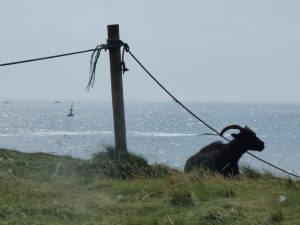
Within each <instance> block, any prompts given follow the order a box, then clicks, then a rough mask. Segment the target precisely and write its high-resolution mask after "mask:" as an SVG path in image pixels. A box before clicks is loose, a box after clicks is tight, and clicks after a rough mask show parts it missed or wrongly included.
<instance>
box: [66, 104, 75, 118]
mask: <svg viewBox="0 0 300 225" xmlns="http://www.w3.org/2000/svg"><path fill="white" fill-rule="evenodd" d="M67 116H69V117H71V116H74V114H73V103H72V104H71V108H70V112H69V113H68V114H67Z"/></svg>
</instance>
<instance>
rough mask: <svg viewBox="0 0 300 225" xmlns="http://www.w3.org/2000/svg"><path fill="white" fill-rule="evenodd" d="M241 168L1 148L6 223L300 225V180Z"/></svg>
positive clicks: (1, 206)
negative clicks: (232, 172) (214, 170)
mask: <svg viewBox="0 0 300 225" xmlns="http://www.w3.org/2000/svg"><path fill="white" fill-rule="evenodd" d="M120 159H123V160H120ZM243 172H244V174H243V175H242V176H241V177H240V178H239V179H232V180H229V179H224V178H223V177H221V176H218V175H211V174H209V173H207V172H206V171H202V170H199V171H193V172H192V173H190V174H184V173H182V172H179V171H176V170H173V169H170V168H167V167H165V166H161V165H148V164H147V162H146V161H145V160H144V159H143V158H141V157H138V156H134V155H129V154H128V155H127V154H126V155H122V154H121V155H119V154H116V153H115V152H114V151H113V149H112V148H108V149H107V151H106V152H102V153H98V154H96V155H95V156H94V157H93V158H92V159H91V160H81V159H74V158H71V157H63V156H54V155H50V154H44V153H32V154H28V153H27V154H26V153H20V152H16V151H11V150H0V224H5V225H7V224H14V225H19V224H20V225H21V224H24V225H25V224H26V225H28V224H36V225H37V224H72V225H73V224H74V225H76V224H80V225H82V224H83V225H96V224H97V225H109V224H110V225H114V224H115V225H117V224H118V225H141V224H143V225H144V224H145V225H150V224H151V225H152V224H154V225H155V224H157V225H161V224H162V225H167V224H168V225H180V224H184V225H202V224H203V225H216V224H224V225H225V224H228V225H229V224H230V225H235V224H236V225H241V224H243V225H244V224H245V225H247V224H249V225H250V224H251V225H254V224H263V225H269V224H286V225H290V224H300V213H299V212H300V191H299V187H300V182H299V181H294V180H291V179H289V178H278V177H275V176H273V175H272V174H270V173H259V172H258V171H255V170H252V169H251V168H249V167H247V168H244V169H243Z"/></svg>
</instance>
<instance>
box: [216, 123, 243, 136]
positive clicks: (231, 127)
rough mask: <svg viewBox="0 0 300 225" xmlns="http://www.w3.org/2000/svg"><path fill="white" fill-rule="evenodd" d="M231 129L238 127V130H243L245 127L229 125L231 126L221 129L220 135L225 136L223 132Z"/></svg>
mask: <svg viewBox="0 0 300 225" xmlns="http://www.w3.org/2000/svg"><path fill="white" fill-rule="evenodd" d="M230 129H237V130H240V131H242V130H243V129H244V128H242V127H241V126H239V125H229V126H227V127H225V128H223V130H222V131H221V133H220V135H222V136H223V134H224V133H225V132H226V131H228V130H230Z"/></svg>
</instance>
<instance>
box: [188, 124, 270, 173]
mask: <svg viewBox="0 0 300 225" xmlns="http://www.w3.org/2000/svg"><path fill="white" fill-rule="evenodd" d="M230 129H238V130H239V131H240V132H239V133H238V134H231V136H232V137H233V139H232V140H231V141H230V142H229V143H227V144H223V143H222V142H213V143H211V144H209V145H207V146H205V147H204V148H202V149H201V150H200V151H199V152H198V153H196V154H195V155H193V156H191V157H190V158H189V159H188V160H187V161H186V164H185V166H184V171H185V172H190V171H191V170H192V169H193V168H197V167H198V168H199V167H202V168H207V169H209V170H211V171H213V172H217V173H220V174H222V175H224V176H226V177H233V176H236V175H239V166H238V161H239V159H240V158H241V156H242V155H243V154H244V153H245V152H247V151H248V150H255V151H262V150H263V149H264V147H265V146H264V142H263V141H262V140H260V139H259V138H258V137H257V136H256V134H255V133H254V132H253V131H252V130H250V129H249V128H248V127H247V126H246V127H244V128H242V127H240V126H238V125H230V126H227V127H225V128H224V129H223V130H222V131H221V133H220V134H221V135H223V134H224V133H225V132H226V131H227V130H230Z"/></svg>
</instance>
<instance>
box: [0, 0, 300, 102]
mask: <svg viewBox="0 0 300 225" xmlns="http://www.w3.org/2000/svg"><path fill="white" fill-rule="evenodd" d="M299 12H300V1H298V0H288V1H287V0H282V1H278V0H206V1H202V0H189V1H183V0H181V1H179V0H165V1H162V0H160V1H158V0H155V1H154V0H153V1H141V0H126V1H124V0H119V1H117V0H111V1H107V0H105V1H104V0H85V1H83V0H81V1H79V0H51V1H50V0H48V1H46V0H44V1H41V0H26V1H24V0H1V8H0V23H1V42H0V63H5V62H10V61H16V60H24V59H27V58H36V57H43V56H48V55H53V54H60V53H65V52H72V51H79V50H85V49H90V48H94V47H95V46H96V45H98V44H102V43H105V42H106V38H107V33H106V26H107V25H108V24H116V23H117V24H120V33H121V39H122V40H123V41H124V42H127V43H128V44H129V45H130V47H131V50H132V52H133V53H134V54H135V55H136V56H137V57H138V58H139V59H140V60H141V61H142V62H143V63H144V64H145V65H146V67H147V68H148V69H149V70H150V71H151V72H152V73H153V74H154V75H155V76H156V77H157V79H158V80H160V81H161V82H162V83H163V84H165V85H166V87H167V88H168V89H169V90H170V91H171V92H173V93H174V94H175V96H177V97H178V98H179V99H181V100H184V101H299V99H300V29H299V27H300V13H299ZM89 59H90V53H86V54H81V55H76V56H69V57H65V58H58V59H53V60H47V61H40V62H34V63H28V64H22V65H16V66H9V67H0V74H1V75H0V99H3V100H6V99H11V100H14V99H16V100H23V99H48V100H65V99H74V100H76V99H78V100H79V99H80V100H110V96H111V94H110V74H109V62H108V52H104V53H103V54H102V55H101V59H100V61H99V63H98V70H97V77H96V84H95V87H94V89H92V90H91V91H90V92H86V91H84V88H85V86H86V84H87V81H88V77H89V74H88V72H89ZM125 60H126V65H127V67H128V68H129V69H130V71H129V72H127V73H126V74H125V75H124V77H123V78H124V95H125V101H127V100H138V101H143V100H154V101H155V100H168V99H169V97H168V96H166V95H165V94H164V93H163V92H162V91H161V90H160V89H159V88H158V87H157V86H156V85H155V84H154V83H153V82H152V80H150V79H149V78H148V77H147V75H146V74H145V73H144V72H143V71H142V70H141V69H140V68H139V67H138V66H137V64H136V63H135V62H134V61H133V60H132V59H131V57H130V56H129V55H127V56H126V58H125Z"/></svg>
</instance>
